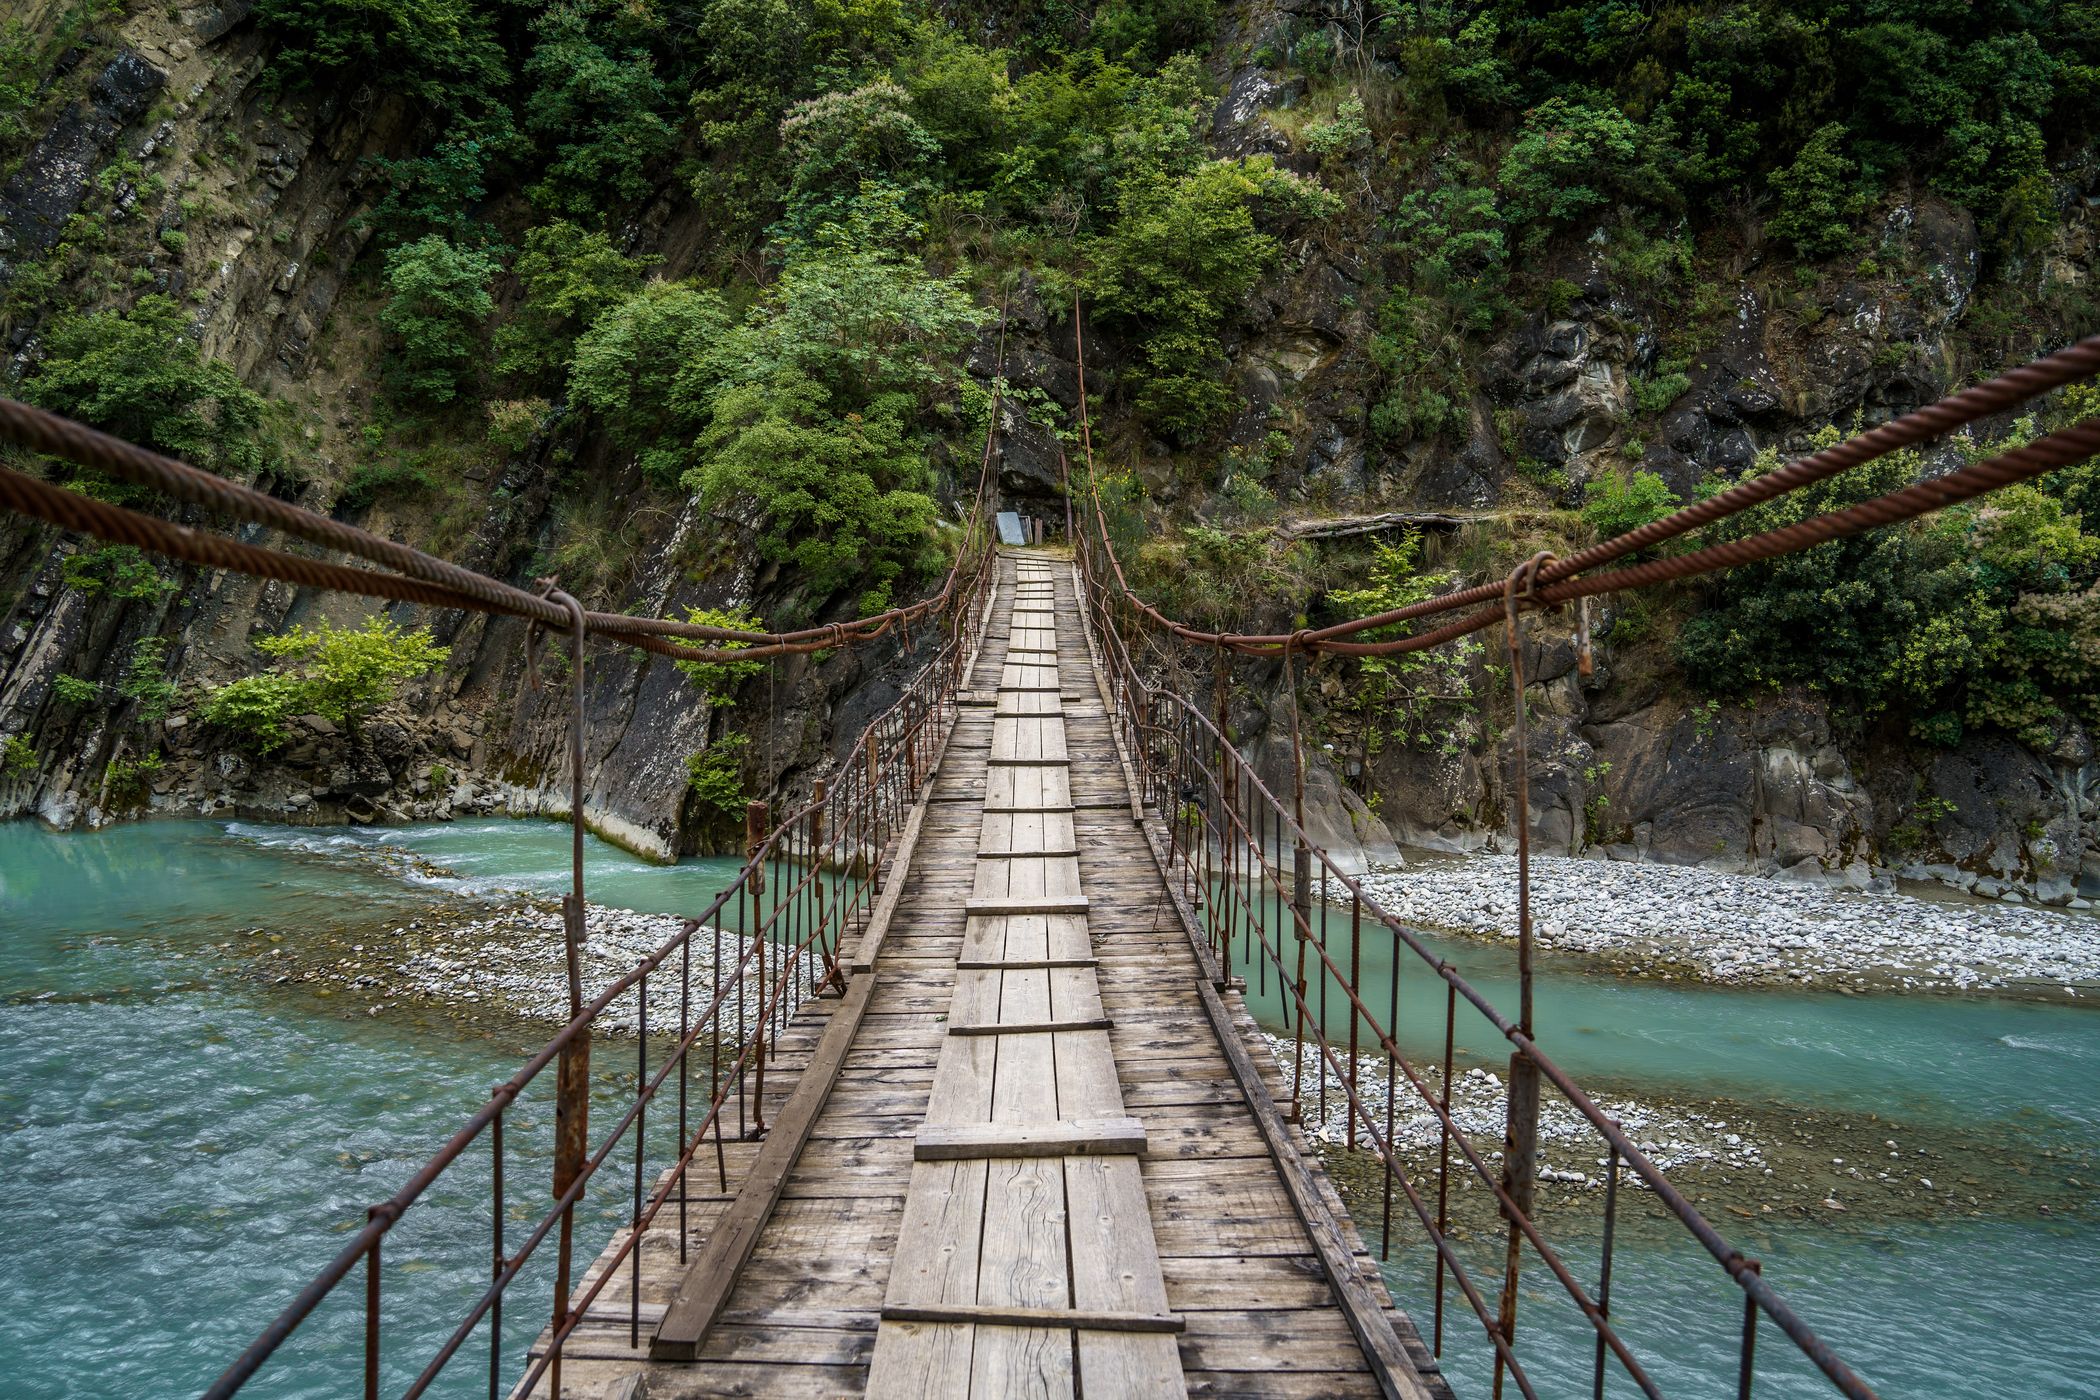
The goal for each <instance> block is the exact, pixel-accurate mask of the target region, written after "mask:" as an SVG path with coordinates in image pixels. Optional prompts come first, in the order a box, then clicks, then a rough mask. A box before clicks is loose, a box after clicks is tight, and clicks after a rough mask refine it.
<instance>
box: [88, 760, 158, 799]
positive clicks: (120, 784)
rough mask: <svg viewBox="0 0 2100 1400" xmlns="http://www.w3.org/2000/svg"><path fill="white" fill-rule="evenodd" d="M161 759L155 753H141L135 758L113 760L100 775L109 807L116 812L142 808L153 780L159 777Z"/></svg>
mask: <svg viewBox="0 0 2100 1400" xmlns="http://www.w3.org/2000/svg"><path fill="white" fill-rule="evenodd" d="M162 766H163V765H162V763H161V757H160V755H159V754H157V753H142V754H140V755H139V756H138V757H137V758H113V759H111V760H110V761H109V767H108V769H106V770H105V771H104V773H103V775H102V778H103V783H104V787H103V791H104V792H105V793H107V794H108V797H109V803H110V806H111V807H113V808H115V809H116V810H118V811H123V810H126V809H128V808H132V807H139V806H143V805H144V804H145V801H146V797H147V795H148V794H149V793H150V792H151V791H152V789H153V780H154V779H155V778H157V777H159V776H160V772H161V768H162Z"/></svg>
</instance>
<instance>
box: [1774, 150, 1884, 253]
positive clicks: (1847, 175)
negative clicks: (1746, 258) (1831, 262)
mask: <svg viewBox="0 0 2100 1400" xmlns="http://www.w3.org/2000/svg"><path fill="white" fill-rule="evenodd" d="M1844 139H1845V129H1844V127H1842V126H1840V125H1838V124H1837V123H1835V122H1833V123H1831V124H1830V125H1828V126H1825V127H1823V128H1822V129H1821V130H1819V131H1817V132H1816V134H1815V135H1814V136H1812V137H1810V138H1809V140H1808V144H1807V145H1805V146H1803V147H1802V148H1801V154H1800V155H1799V156H1797V157H1795V159H1794V163H1793V164H1792V165H1789V166H1788V167H1787V168H1786V169H1784V170H1780V171H1776V172H1774V174H1773V176H1772V188H1773V190H1774V192H1775V193H1776V194H1777V195H1778V199H1779V207H1778V209H1777V211H1776V212H1774V213H1773V215H1772V218H1771V220H1770V222H1768V223H1767V224H1766V225H1765V231H1766V232H1767V233H1769V234H1771V235H1772V237H1774V238H1776V239H1779V240H1780V241H1781V242H1783V243H1789V244H1792V245H1793V247H1794V248H1795V250H1796V251H1798V252H1799V253H1800V254H1801V256H1803V257H1805V258H1819V259H1820V258H1828V257H1834V256H1835V255H1837V254H1839V253H1842V252H1844V251H1845V249H1847V248H1849V247H1850V246H1851V245H1852V236H1853V235H1852V221H1853V219H1855V218H1856V217H1858V215H1859V212H1860V210H1861V209H1862V208H1864V207H1865V201H1864V200H1862V199H1861V198H1860V197H1859V195H1858V193H1857V191H1856V182H1857V179H1858V176H1857V173H1856V167H1855V166H1854V165H1853V163H1852V162H1851V161H1850V160H1848V159H1846V157H1845V154H1844V151H1843V149H1842V145H1843V142H1844Z"/></svg>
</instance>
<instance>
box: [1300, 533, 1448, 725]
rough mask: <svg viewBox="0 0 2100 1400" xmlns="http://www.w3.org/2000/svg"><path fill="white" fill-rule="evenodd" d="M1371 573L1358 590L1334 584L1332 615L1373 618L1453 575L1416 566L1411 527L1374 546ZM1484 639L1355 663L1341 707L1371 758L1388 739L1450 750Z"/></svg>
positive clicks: (1375, 637) (1376, 635) (1374, 635)
mask: <svg viewBox="0 0 2100 1400" xmlns="http://www.w3.org/2000/svg"><path fill="white" fill-rule="evenodd" d="M1374 549H1375V552H1374V554H1373V558H1372V565H1371V570H1370V577H1369V578H1368V579H1367V580H1366V581H1365V583H1364V585H1363V586H1362V587H1360V588H1338V589H1335V590H1333V591H1332V592H1330V593H1329V594H1328V595H1327V599H1326V605H1327V607H1328V608H1329V609H1330V610H1332V612H1333V613H1334V614H1335V616H1336V618H1337V619H1345V618H1358V617H1375V616H1377V615H1378V614H1379V613H1384V612H1392V611H1394V610H1395V609H1398V608H1404V607H1408V606H1411V605H1412V604H1415V603H1419V602H1424V601H1426V600H1427V599H1430V598H1433V597H1435V596H1436V595H1437V594H1439V593H1441V592H1443V591H1444V590H1445V589H1447V588H1449V587H1450V586H1451V584H1452V582H1453V579H1452V576H1451V575H1450V574H1445V573H1424V572H1422V571H1421V567H1420V564H1421V550H1422V537H1421V536H1420V535H1418V534H1414V533H1409V534H1406V535H1403V536H1401V537H1400V539H1399V541H1398V542H1397V543H1394V544H1390V545H1377V546H1375V547H1374ZM1406 631H1407V628H1406V626H1405V624H1402V625H1401V626H1399V627H1375V628H1372V629H1371V630H1370V631H1368V632H1365V633H1362V634H1360V635H1359V637H1358V638H1357V640H1360V641H1379V640H1383V639H1384V638H1386V637H1390V636H1401V635H1404V634H1405V633H1406ZM1480 652H1481V645H1480V643H1479V642H1478V641H1477V640H1475V639H1472V638H1468V639H1466V640H1464V641H1462V642H1460V643H1458V644H1457V645H1455V646H1445V647H1437V648H1435V649H1433V650H1429V651H1413V652H1401V653H1399V654H1397V655H1393V656H1366V657H1362V658H1360V659H1359V660H1358V662H1357V666H1356V669H1357V681H1356V684H1354V685H1352V686H1350V687H1348V688H1347V689H1346V690H1345V691H1344V694H1345V696H1346V698H1345V699H1344V701H1343V702H1342V708H1343V709H1344V710H1346V711H1347V712H1349V713H1352V714H1354V715H1356V716H1358V717H1359V718H1360V720H1361V721H1362V723H1363V724H1364V726H1365V728H1364V735H1365V738H1364V756H1365V757H1366V758H1375V757H1376V756H1377V755H1378V753H1379V752H1380V751H1381V750H1382V749H1383V747H1384V745H1385V743H1386V742H1387V740H1388V739H1396V740H1398V741H1399V742H1400V743H1402V744H1404V745H1411V746H1414V747H1417V748H1429V747H1432V746H1436V745H1439V744H1441V745H1442V746H1443V747H1444V748H1445V750H1446V751H1447V752H1448V751H1450V750H1452V749H1454V748H1455V747H1456V744H1457V738H1458V736H1460V735H1461V734H1463V733H1464V732H1465V729H1466V726H1467V724H1468V723H1469V721H1468V720H1466V719H1461V718H1460V717H1459V716H1460V715H1461V713H1463V712H1464V711H1466V710H1469V709H1470V708H1471V707H1472V703H1473V682H1472V674H1471V668H1472V664H1473V661H1474V660H1475V658H1477V657H1478V656H1479V655H1480Z"/></svg>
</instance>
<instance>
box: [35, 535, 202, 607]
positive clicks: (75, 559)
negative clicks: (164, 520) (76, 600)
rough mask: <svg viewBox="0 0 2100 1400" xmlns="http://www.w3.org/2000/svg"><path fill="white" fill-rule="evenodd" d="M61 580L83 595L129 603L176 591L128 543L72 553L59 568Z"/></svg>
mask: <svg viewBox="0 0 2100 1400" xmlns="http://www.w3.org/2000/svg"><path fill="white" fill-rule="evenodd" d="M58 577H59V581H60V582H61V583H63V584H64V585H65V586H66V587H68V588H77V589H79V590H80V591H81V592H83V593H107V594H108V595H109V596H110V597H112V598H123V599H126V600H127V601H140V600H150V599H154V598H160V597H163V596H165V595H167V594H169V593H173V592H174V591H175V585H174V583H173V582H171V581H169V580H168V579H164V578H162V577H161V576H160V570H159V569H158V568H157V567H156V566H155V565H154V563H153V561H152V560H151V559H148V558H147V557H146V556H145V555H144V554H141V553H140V552H139V551H138V550H136V549H133V548H132V547H131V546H130V545H128V544H105V545H98V546H96V547H95V548H93V549H83V550H81V551H80V552H79V553H77V554H69V555H67V556H66V560H65V562H64V563H63V564H61V565H59V571H58Z"/></svg>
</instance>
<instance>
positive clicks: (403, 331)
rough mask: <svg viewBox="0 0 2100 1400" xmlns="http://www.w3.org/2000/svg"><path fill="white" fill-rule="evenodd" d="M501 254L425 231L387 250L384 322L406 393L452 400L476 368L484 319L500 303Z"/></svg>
mask: <svg viewBox="0 0 2100 1400" xmlns="http://www.w3.org/2000/svg"><path fill="white" fill-rule="evenodd" d="M498 268H499V264H498V263H497V260H496V258H495V257H494V256H493V255H491V254H489V253H487V252H484V251H482V250H480V249H478V248H462V247H459V246H457V245H455V244H452V243H449V242H447V241H446V240H445V239H443V238H441V237H439V236H438V235H437V234H434V233H433V234H428V235H426V236H424V237H422V238H419V239H417V240H416V241H415V242H413V243H409V244H405V245H403V246H402V247H399V248H396V249H394V250H393V251H392V252H390V253H388V254H387V255H386V281H387V288H388V290H389V291H390V292H391V293H392V295H391V296H390V297H389V298H388V300H387V304H386V306H385V307H384V308H383V309H382V310H381V311H380V313H379V324H380V325H381V326H383V327H384V328H385V329H386V331H387V333H388V334H389V335H390V336H391V337H392V338H393V351H394V354H393V364H392V370H393V377H394V379H395V382H396V384H397V386H398V387H399V388H400V389H401V390H402V392H404V393H406V394H408V395H409V396H411V397H414V398H421V399H425V400H427V401H429V402H431V403H446V402H449V401H450V400H451V399H452V398H453V397H454V396H455V395H456V394H457V393H458V392H459V387H460V381H461V380H462V379H463V378H466V377H467V376H469V375H470V374H471V372H472V369H473V362H474V358H475V352H476V350H477V349H478V348H479V345H480V339H481V327H482V323H483V322H485V321H487V320H488V317H489V312H490V311H491V310H492V309H493V308H494V306H495V303H494V301H493V300H492V299H491V298H490V296H489V290H488V287H489V281H490V279H491V278H493V277H494V276H495V275H496V273H497V271H498Z"/></svg>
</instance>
